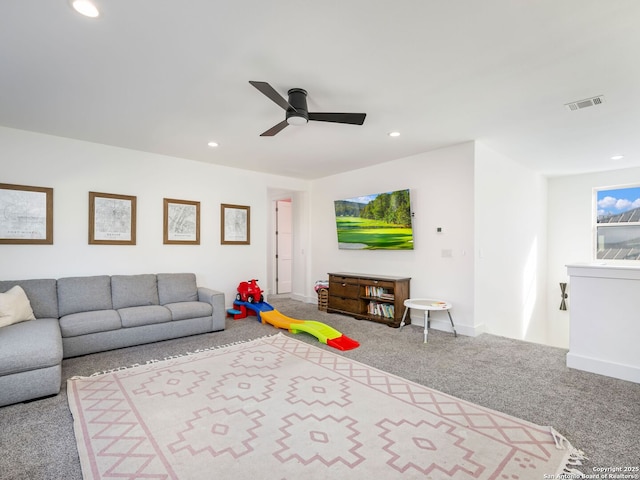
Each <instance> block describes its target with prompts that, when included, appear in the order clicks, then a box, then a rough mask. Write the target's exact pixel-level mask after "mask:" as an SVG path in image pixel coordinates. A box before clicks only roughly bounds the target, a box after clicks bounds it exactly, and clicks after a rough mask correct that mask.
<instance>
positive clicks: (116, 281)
mask: <svg viewBox="0 0 640 480" xmlns="http://www.w3.org/2000/svg"><path fill="white" fill-rule="evenodd" d="M111 294H112V296H113V298H112V301H113V308H114V309H115V310H120V309H121V308H127V307H139V306H143V305H158V304H159V301H158V284H157V282H156V276H155V275H153V274H143V275H113V276H112V277H111Z"/></svg>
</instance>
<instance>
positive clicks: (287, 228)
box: [276, 200, 292, 294]
mask: <svg viewBox="0 0 640 480" xmlns="http://www.w3.org/2000/svg"><path fill="white" fill-rule="evenodd" d="M291 231H292V227H291V201H290V200H278V201H277V202H276V293H278V294H280V293H291V267H292V265H291V263H292V262H291V257H292V255H291V253H292V233H291Z"/></svg>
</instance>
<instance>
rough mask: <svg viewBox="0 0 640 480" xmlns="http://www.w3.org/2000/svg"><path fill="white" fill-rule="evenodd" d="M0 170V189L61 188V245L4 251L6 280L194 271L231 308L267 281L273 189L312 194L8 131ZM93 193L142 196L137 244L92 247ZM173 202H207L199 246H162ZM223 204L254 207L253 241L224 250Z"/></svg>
mask: <svg viewBox="0 0 640 480" xmlns="http://www.w3.org/2000/svg"><path fill="white" fill-rule="evenodd" d="M223 154H224V153H223V151H222V150H220V151H215V152H212V155H223ZM0 167H1V168H0V183H10V184H19V185H32V186H41V187H52V188H53V189H54V244H53V245H1V246H0V278H2V279H7V280H8V279H25V278H43V277H46V278H60V277H64V276H75V275H94V274H136V273H157V272H194V273H196V275H197V280H198V284H199V285H203V286H207V287H210V288H213V289H217V290H222V291H224V292H225V294H226V302H227V305H231V303H232V301H233V298H234V297H235V291H236V287H237V284H238V283H239V282H240V281H242V280H247V279H250V278H259V279H262V278H264V279H265V280H266V279H267V259H268V248H267V238H268V235H267V229H268V209H269V206H270V201H269V199H268V190H269V189H289V190H292V191H303V192H304V191H305V190H306V189H307V188H308V182H306V181H301V180H297V179H291V178H287V177H278V176H273V175H265V174H260V173H256V172H248V171H245V170H239V169H234V168H228V167H221V166H216V165H209V164H206V163H202V162H194V161H189V160H184V159H178V158H172V157H166V156H160V155H154V154H148V153H143V152H138V151H133V150H126V149H121V148H115V147H109V146H105V145H98V144H92V143H87V142H81V141H76V140H70V139H66V138H60V137H54V136H48V135H40V134H36V133H31V132H25V131H21V130H14V129H7V128H1V127H0ZM89 191H96V192H103V193H115V194H122V195H135V196H136V197H137V245H135V246H113V245H89V244H88V216H89V213H88V196H89V194H88V192H89ZM165 197H166V198H176V199H183V200H193V201H199V202H201V242H200V245H193V246H192V245H163V243H162V234H163V232H162V229H163V198H165ZM221 203H231V204H239V205H248V206H250V207H251V245H248V246H235V245H221V244H220V204H221ZM303 227H304V226H303ZM302 248H304V247H302ZM298 263H299V264H301V265H300V266H299V268H301V269H302V272H304V268H305V265H304V262H300V261H299V262H298ZM300 275H301V274H300V273H298V276H300ZM263 288H264V287H263ZM299 288H300V289H304V288H306V286H304V285H303V286H300V287H299Z"/></svg>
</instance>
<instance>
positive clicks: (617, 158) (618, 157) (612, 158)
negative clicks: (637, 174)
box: [611, 155, 624, 160]
mask: <svg viewBox="0 0 640 480" xmlns="http://www.w3.org/2000/svg"><path fill="white" fill-rule="evenodd" d="M623 158H624V155H614V156H613V157H611V160H622V159H623Z"/></svg>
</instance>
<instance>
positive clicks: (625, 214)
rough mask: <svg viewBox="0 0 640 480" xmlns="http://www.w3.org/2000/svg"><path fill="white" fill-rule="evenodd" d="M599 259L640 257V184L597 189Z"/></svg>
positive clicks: (596, 240) (632, 258)
mask: <svg viewBox="0 0 640 480" xmlns="http://www.w3.org/2000/svg"><path fill="white" fill-rule="evenodd" d="M595 197H596V199H595V200H596V228H595V235H596V239H595V245H596V258H597V259H603V260H640V185H634V186H629V187H617V188H611V187H607V188H597V189H596V190H595Z"/></svg>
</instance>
